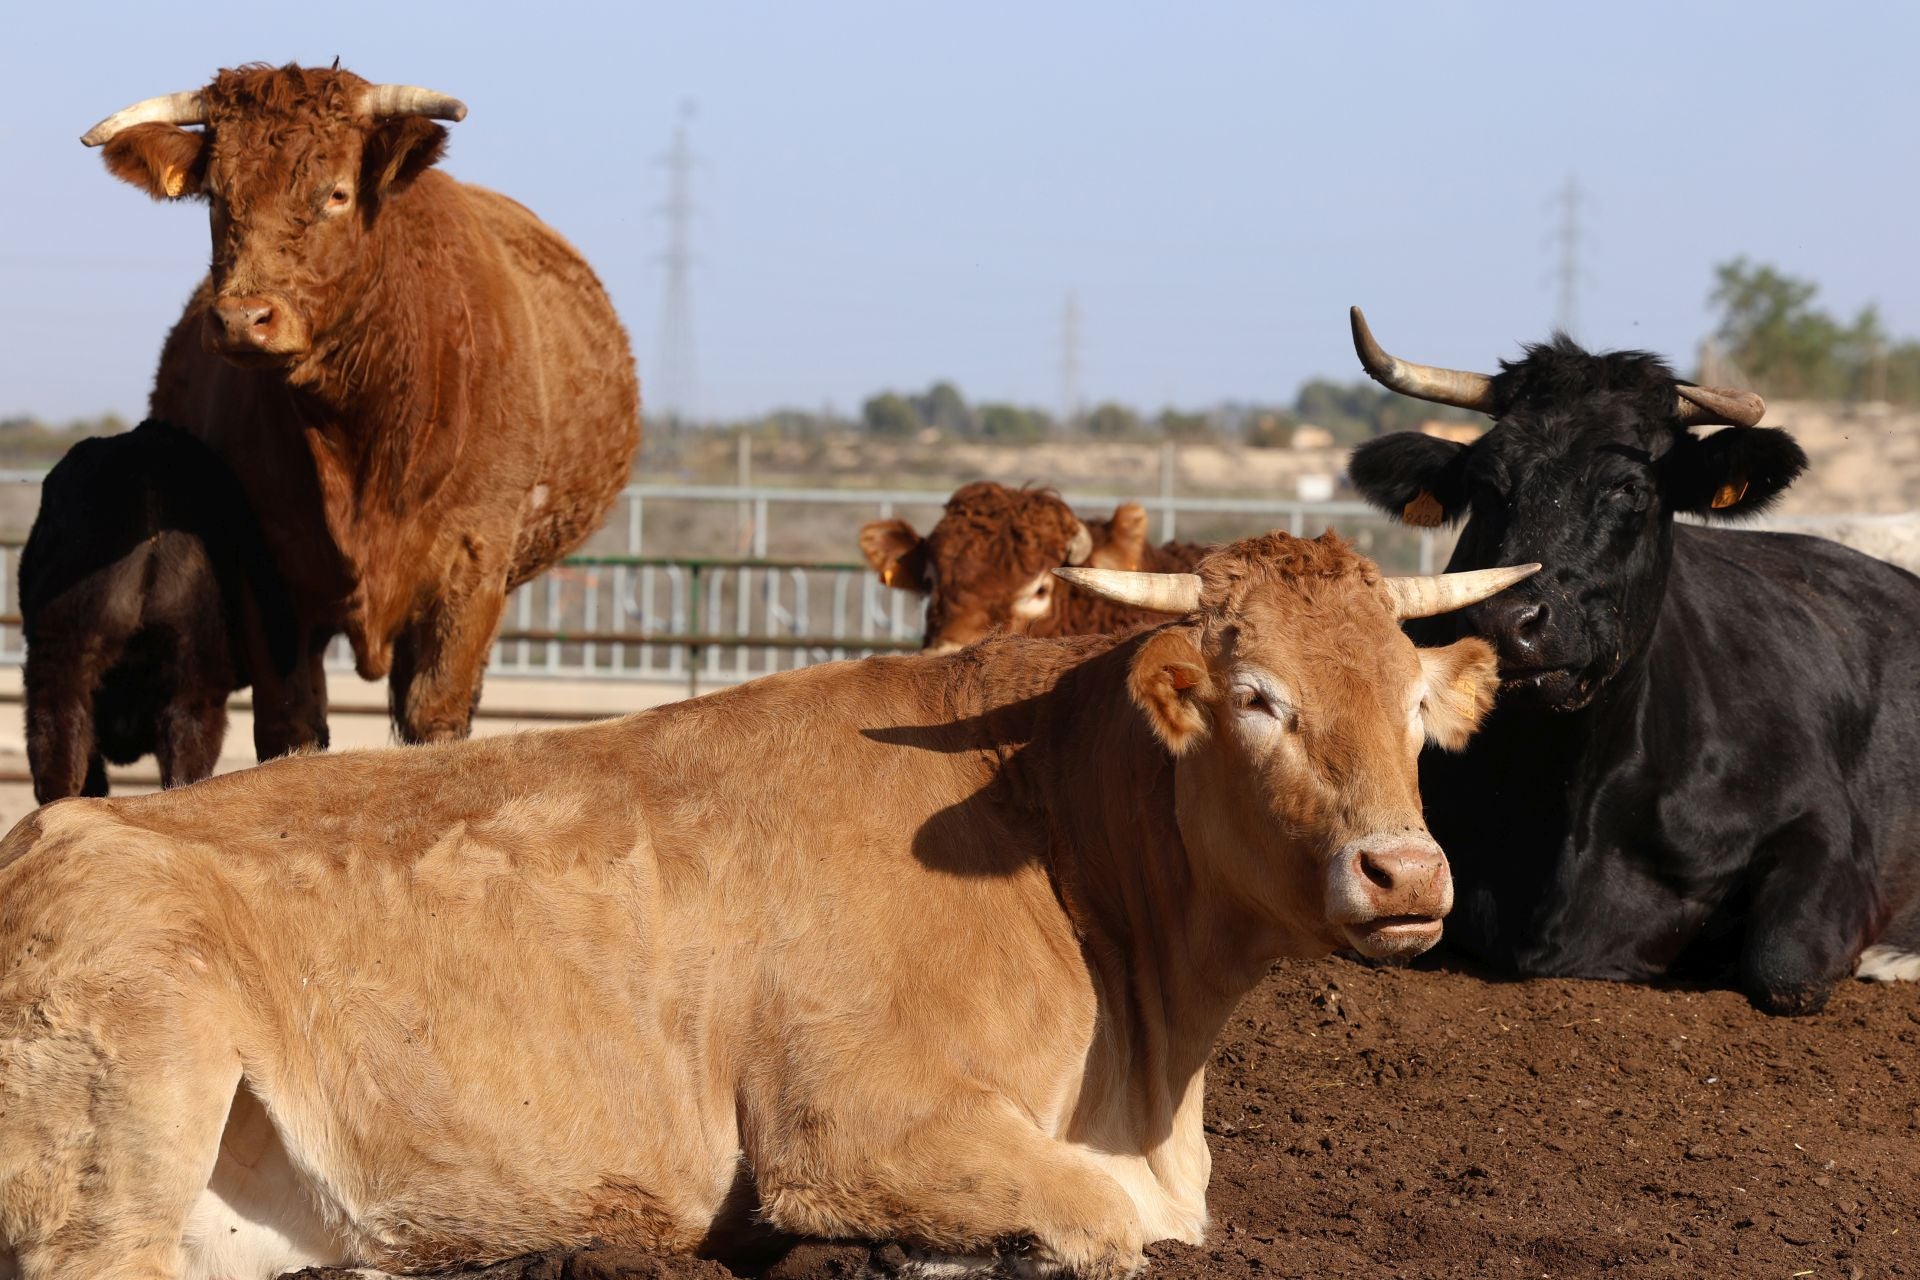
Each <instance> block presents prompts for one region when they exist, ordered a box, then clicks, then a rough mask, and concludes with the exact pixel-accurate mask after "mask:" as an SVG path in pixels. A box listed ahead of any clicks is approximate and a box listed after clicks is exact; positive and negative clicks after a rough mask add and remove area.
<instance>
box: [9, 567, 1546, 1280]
mask: <svg viewBox="0 0 1920 1280" xmlns="http://www.w3.org/2000/svg"><path fill="white" fill-rule="evenodd" d="M1080 572H1082V573H1089V572H1092V573H1095V574H1096V575H1097V573H1098V571H1080ZM1527 572H1528V570H1527V569H1519V570H1512V569H1507V570H1490V571H1486V572H1485V573H1482V574H1479V575H1452V576H1450V577H1448V578H1441V579H1418V580H1401V581H1383V580H1382V578H1381V577H1380V575H1379V573H1378V571H1377V570H1376V569H1375V568H1374V567H1373V566H1372V565H1371V564H1370V563H1369V562H1367V561H1365V560H1363V559H1361V558H1360V557H1359V556H1357V555H1355V554H1354V553H1353V552H1352V551H1350V550H1349V549H1348V548H1347V547H1346V546H1345V545H1344V544H1342V543H1340V542H1339V541H1338V540H1337V539H1335V538H1334V537H1333V536H1332V535H1331V534H1329V535H1328V536H1327V537H1325V538H1322V539H1320V540H1319V541H1317V542H1304V541H1299V540H1296V539H1292V538H1288V537H1286V536H1284V535H1279V534H1275V535H1271V536H1268V537H1265V538H1260V539H1255V540H1250V541H1247V542H1242V543H1238V544H1235V545H1234V546H1232V547H1230V548H1227V549H1225V550H1222V551H1220V552H1217V553H1215V554H1213V555H1211V556H1209V557H1208V558H1207V559H1206V560H1205V561H1204V562H1202V564H1201V565H1200V566H1199V571H1198V574H1197V576H1194V575H1172V576H1165V577H1163V576H1158V575H1152V576H1149V575H1131V574H1114V575H1112V577H1113V578H1116V579H1118V585H1115V584H1114V583H1113V582H1108V583H1107V584H1106V586H1105V589H1107V590H1111V591H1118V592H1122V593H1129V594H1133V595H1135V596H1136V598H1139V593H1140V592H1141V591H1142V590H1143V589H1145V590H1147V591H1148V592H1149V594H1150V595H1152V597H1153V599H1154V602H1155V603H1158V604H1160V605H1162V606H1163V607H1166V608H1170V609H1177V610H1179V611H1180V612H1181V614H1182V615H1184V616H1182V617H1180V618H1179V619H1178V620H1176V621H1173V622H1172V623H1171V624H1169V625H1166V626H1163V627H1162V628H1160V629H1158V630H1155V631H1150V632H1145V633H1140V634H1136V635H1134V636H1133V637H1131V638H1128V639H1125V640H1121V641H1117V642H1116V641H1114V640H1112V639H1108V638H1089V639H1078V640H1056V641H1041V640H1032V639H1001V640H994V641H989V642H987V643H985V644H982V645H979V646H976V647H974V648H972V649H969V650H967V651H965V652H964V653H960V654H955V655H952V656H945V657H935V656H928V655H916V656H912V657H895V658H876V659H871V660H868V661H865V662H855V663H842V664H835V665H831V666H822V667H814V668H810V669H807V670H803V671H795V672H791V673H788V674H784V675H779V676H774V677H770V678H768V679H765V680H759V681H756V682H754V683H752V684H748V685H743V686H741V687H739V688H736V689H732V690H728V691H726V692H722V693H716V694H713V695H711V696H709V697H705V698H700V699H697V700H695V701H690V702H684V703H680V704H678V705H675V706H670V707H666V708H662V709H660V710H657V711H652V712H648V713H645V714H642V715H636V716H631V717H628V718H626V719H623V720H614V721H607V722H603V723H598V724H594V725H590V726H585V727H580V728H572V729H564V730H559V731H555V732H548V733H535V734H526V735H521V736H517V737H511V738H495V739H489V740H485V741H478V742H466V743H458V744H448V745H442V746H435V747H419V748H412V749H405V750H387V751H368V752H357V753H350V754H343V755H337V756H306V757H294V758H291V759H288V760H283V761H280V762H278V763H274V764H269V765H265V766H263V767H261V768H258V769H253V770H249V771H247V772H245V773H240V774H233V775H229V776H226V777H222V778H216V779H214V780H212V781H209V782H205V783H201V784H199V785H196V786H193V787H190V788H187V789H185V790H181V791H175V792H170V793H163V794H159V795H151V796H141V797H137V798H130V799H117V800H76V801H64V802H61V803H60V804H57V805H54V806H51V807H49V808H47V809H44V810H41V811H40V812H39V813H37V814H35V815H33V816H31V817H28V818H27V819H25V820H24V821H22V822H21V823H20V825H19V826H17V827H16V828H14V830H13V833H12V834H11V835H10V836H9V837H8V838H7V839H6V841H5V843H4V844H3V845H0V1273H7V1272H9V1271H10V1270H17V1273H18V1274H19V1275H20V1276H22V1277H25V1278H26V1280H52V1278H54V1277H59V1278H60V1280H77V1278H79V1277H86V1278H87V1280H134V1278H138V1280H161V1278H166V1280H172V1278H173V1277H180V1276H189V1277H199V1278H211V1277H226V1278H229V1280H251V1278H253V1277H266V1276H271V1275H274V1274H276V1273H277V1272H279V1271H281V1270H283V1269H292V1268H295V1267H297V1266H299V1265H302V1264H307V1263H335V1264H342V1263H344V1264H349V1265H362V1266H369V1267H377V1268H384V1269H387V1270H406V1269H418V1268H427V1267H434V1266H445V1265H447V1264H450V1263H454V1262H456V1261H460V1260H469V1259H497V1258H501V1257H506V1256H510V1255H514V1254H518V1253H522V1252H528V1251H532V1250H536V1249H540V1248H542V1247H546V1246H550V1245H554V1244H556V1243H581V1242H585V1241H588V1240H590V1239H600V1240H604V1241H608V1242H613V1243H621V1244H641V1245H646V1246H650V1247H660V1248H665V1249H671V1250H695V1249H706V1250H714V1251H724V1250H725V1249H726V1247H727V1246H728V1243H729V1240H730V1237H731V1235H732V1233H734V1232H735V1231H736V1230H737V1229H739V1228H740V1227H741V1225H742V1223H743V1222H745V1221H746V1215H747V1214H748V1213H749V1212H750V1213H754V1214H757V1215H760V1216H762V1217H763V1218H764V1220H765V1221H766V1222H768V1223H770V1224H771V1225H772V1226H773V1227H774V1228H777V1229H779V1230H782V1231H787V1232H793V1233H799V1234H802V1235H812V1236H834V1237H856V1238H858V1237H864V1238H889V1237H892V1238H899V1239H903V1240H905V1241H907V1242H909V1243H910V1244H912V1245H915V1246H918V1247H919V1248H922V1249H924V1250H927V1251H929V1252H933V1253H937V1254H949V1255H960V1256H964V1257H972V1258H983V1259H988V1260H990V1259H991V1258H992V1257H993V1256H994V1255H995V1253H996V1251H1001V1252H1005V1251H1009V1250H1012V1251H1016V1252H1019V1253H1020V1254H1021V1255H1022V1256H1023V1257H1024V1259H1025V1260H1026V1262H1028V1263H1030V1264H1031V1265H1032V1266H1033V1267H1034V1268H1036V1269H1037V1270H1039V1271H1041V1272H1047V1271H1057V1270H1062V1269H1065V1270H1069V1271H1072V1272H1076V1273H1079V1274H1082V1275H1092V1276H1118V1275H1124V1274H1126V1273H1128V1272H1131V1271H1133V1270H1134V1269H1136V1268H1137V1267H1138V1266H1139V1265H1140V1263H1141V1246H1142V1245H1143V1244H1144V1243H1145V1242H1148V1241H1152V1240H1156V1239H1161V1238H1169V1237H1170V1238H1175V1239H1180V1240H1186V1241H1196V1242H1197V1241H1199V1240H1200V1239H1201V1236H1202V1234H1203V1233H1204V1231H1205V1230H1206V1225H1207V1214H1206V1187H1207V1174H1208V1164H1209V1160H1208V1153H1207V1146H1206V1140H1205V1137H1204V1135H1203V1134H1202V1132H1201V1088H1202V1068H1203V1067H1204V1065H1205V1063H1206V1061H1207V1056H1208V1052H1209V1049H1210V1047H1211V1045H1212V1043H1213V1040H1214V1037H1215V1034H1216V1033H1217V1032H1218V1030H1219V1028H1220V1027H1221V1025H1222V1023H1223V1022H1224V1021H1225V1019H1226V1018H1227V1016H1228V1014H1229V1013H1230V1012H1231V1010H1232V1009H1233V1007H1234V1004H1235V1002H1236V1001H1237V1000H1238V999H1239V998H1240V996H1241V995H1242V993H1244V992H1245V991H1247V990H1248V989H1249V988H1250V987H1252V986H1253V984H1254V983H1255V982H1256V981H1257V980H1258V979H1259V978H1260V977H1261V976H1262V974H1263V973H1264V972H1265V970H1266V967H1267V965H1268V962H1269V961H1270V960H1271V959H1272V958H1274V957H1276V956H1285V955H1294V956H1311V955H1318V954H1322V953H1325V952H1327V951H1329V950H1331V949H1333V948H1336V947H1343V946H1351V947H1356V948H1358V949H1359V950H1361V951H1363V952H1365V953H1367V954H1369V955H1374V956H1406V955H1411V954H1414V953H1417V952H1419V951H1421V950H1423V949H1425V948H1426V947H1427V946H1429V945H1431V944H1432V943H1433V941H1434V940H1435V939H1436V938H1438V937H1439V934H1440V917H1441V916H1442V915H1444V914H1445V912H1446V911H1447V909H1448V906H1449V903H1450V899H1451V896H1452V888H1451V882H1450V880H1449V877H1448V873H1447V867H1446V862H1445V860H1444V859H1443V858H1442V857H1441V854H1440V850H1439V849H1438V847H1436V846H1435V844H1434V843H1433V841H1432V839H1431V838H1430V837H1429V836H1428V835H1427V832H1426V828H1425V827H1424V826H1423V824H1422V822H1421V816H1420V799H1419V795H1418V793H1417V790H1416V784H1415V770H1414V758H1415V755H1416V753H1417V752H1418V750H1419V748H1420V745H1421V742H1422V740H1423V738H1424V739H1426V740H1432V741H1438V742H1441V743H1444V744H1447V745H1451V746H1458V745H1459V744H1460V743H1462V742H1463V741H1464V740H1465V738H1466V737H1467V735H1468V734H1470V733H1471V732H1472V730H1473V728H1474V726H1475V724H1476V722H1477V721H1478V720H1479V718H1480V716H1481V715H1482V713H1483V712H1484V711H1485V710H1486V708H1487V707H1488V705H1489V703H1490V701H1491V699H1492V697H1493V694H1494V690H1495V687H1496V680H1497V677H1496V673H1495V663H1494V657H1493V653H1492V651H1491V650H1490V649H1488V648H1487V646H1486V645H1485V644H1484V643H1482V642H1481V641H1479V640H1477V639H1469V640H1462V641H1460V642H1458V643H1456V644H1453V645H1450V646H1448V647H1447V648H1444V649H1428V650H1416V649H1415V648H1414V647H1413V645H1412V643H1411V642H1410V641H1408V640H1407V639H1406V638H1405V637H1404V636H1403V635H1402V634H1401V632H1400V630H1399V627H1398V626H1397V624H1396V619H1395V615H1396V612H1398V613H1400V614H1402V615H1405V616H1412V615H1417V614H1423V613H1431V612H1435V611H1437V610H1439V609H1442V608H1449V607H1458V606H1460V605H1462V604H1465V603H1468V602H1471V601H1473V600H1476V599H1480V598H1482V597H1484V596H1486V595H1488V594H1491V592H1492V591H1493V590H1496V589H1498V587H1499V586H1500V585H1503V584H1505V583H1506V582H1510V581H1513V580H1516V579H1517V578H1518V577H1521V576H1524V575H1525V574H1526V573H1527ZM1143 584H1144V587H1143Z"/></svg>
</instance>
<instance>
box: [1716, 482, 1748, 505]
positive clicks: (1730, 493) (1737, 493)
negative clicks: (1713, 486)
mask: <svg viewBox="0 0 1920 1280" xmlns="http://www.w3.org/2000/svg"><path fill="white" fill-rule="evenodd" d="M1746 496H1747V481H1746V478H1745V477H1744V476H1743V477H1741V478H1740V479H1739V480H1729V481H1728V482H1727V483H1725V484H1723V485H1721V486H1720V488H1719V489H1718V490H1717V491H1716V492H1715V493H1714V495H1713V509H1714V510H1715V511H1718V510H1720V509H1721V508H1722V507H1730V506H1732V505H1733V504H1734V503H1736V502H1738V501H1740V499H1742V498H1744V497H1746Z"/></svg>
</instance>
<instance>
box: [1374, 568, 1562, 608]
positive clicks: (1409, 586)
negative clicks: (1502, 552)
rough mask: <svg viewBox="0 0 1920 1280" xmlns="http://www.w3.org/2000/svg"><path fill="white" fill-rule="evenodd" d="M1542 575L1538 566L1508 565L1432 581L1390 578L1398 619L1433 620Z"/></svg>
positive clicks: (1441, 576)
mask: <svg viewBox="0 0 1920 1280" xmlns="http://www.w3.org/2000/svg"><path fill="white" fill-rule="evenodd" d="M1538 572H1540V566H1539V565H1537V564H1516V565H1508V566H1507V567H1506V568H1504V569H1469V570H1467V571H1466V572H1465V573H1436V574H1434V575H1432V576H1431V577H1418V578H1388V579H1387V591H1388V592H1389V593H1390V594H1391V595H1392V596H1393V616H1394V617H1396V618H1431V617H1432V616H1433V615H1434V614H1436V613H1451V612H1453V610H1455V609H1464V608H1466V607H1467V606H1468V605H1470V604H1478V603H1479V602H1480V601H1482V600H1485V599H1486V598H1487V597H1488V596H1491V595H1497V594H1498V593H1500V592H1502V591H1505V590H1506V589H1507V588H1508V587H1510V586H1512V585H1513V584H1514V583H1516V582H1518V581H1520V580H1521V579H1522V578H1528V577H1532V576H1533V575H1534V574H1536V573H1538Z"/></svg>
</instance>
